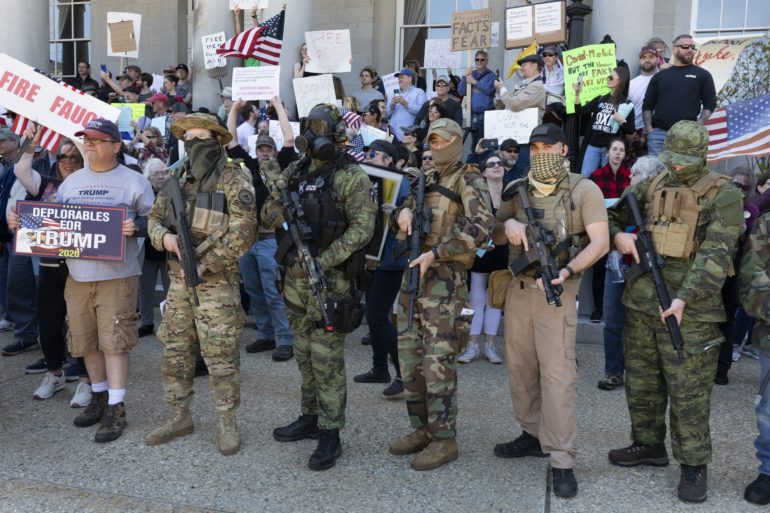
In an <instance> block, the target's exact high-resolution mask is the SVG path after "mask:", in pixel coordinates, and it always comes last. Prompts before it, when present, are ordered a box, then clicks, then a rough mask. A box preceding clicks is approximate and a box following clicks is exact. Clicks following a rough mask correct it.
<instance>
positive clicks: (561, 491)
mask: <svg viewBox="0 0 770 513" xmlns="http://www.w3.org/2000/svg"><path fill="white" fill-rule="evenodd" d="M551 476H552V477H553V494H554V495H556V496H557V497H561V498H562V499H570V498H572V497H574V496H575V495H577V491H578V486H577V479H575V471H574V470H572V469H571V468H552V469H551Z"/></svg>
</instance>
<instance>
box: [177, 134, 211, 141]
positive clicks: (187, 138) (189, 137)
mask: <svg viewBox="0 0 770 513" xmlns="http://www.w3.org/2000/svg"><path fill="white" fill-rule="evenodd" d="M182 138H183V139H184V140H185V141H192V140H193V139H202V140H204V141H205V140H206V139H212V138H213V136H212V135H211V134H184V136H182Z"/></svg>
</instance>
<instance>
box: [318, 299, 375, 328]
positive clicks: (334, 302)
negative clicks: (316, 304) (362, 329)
mask: <svg viewBox="0 0 770 513" xmlns="http://www.w3.org/2000/svg"><path fill="white" fill-rule="evenodd" d="M362 297H363V292H361V291H359V290H354V291H353V292H352V293H350V294H345V296H343V297H342V298H339V299H335V298H329V299H328V300H327V301H326V312H327V313H328V314H329V317H330V319H331V322H332V326H334V332H335V333H342V334H348V333H352V332H353V331H355V330H356V328H358V327H359V326H360V325H361V321H363V319H364V305H363V304H362V303H361V298H362ZM316 324H317V326H320V327H321V328H322V329H323V326H321V324H322V323H316Z"/></svg>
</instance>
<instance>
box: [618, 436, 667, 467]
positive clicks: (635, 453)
mask: <svg viewBox="0 0 770 513" xmlns="http://www.w3.org/2000/svg"><path fill="white" fill-rule="evenodd" d="M607 456H608V457H609V459H610V463H612V464H613V465H618V466H620V467H635V466H637V465H650V466H652V467H665V466H666V465H668V453H667V452H666V446H665V445H663V444H638V443H636V442H634V443H632V444H631V445H629V446H628V447H622V448H620V449H613V450H611V451H610V452H609V454H608V455H607Z"/></svg>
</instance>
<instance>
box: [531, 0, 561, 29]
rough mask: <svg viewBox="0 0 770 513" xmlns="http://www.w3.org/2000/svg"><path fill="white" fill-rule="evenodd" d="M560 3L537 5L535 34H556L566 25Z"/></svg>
mask: <svg viewBox="0 0 770 513" xmlns="http://www.w3.org/2000/svg"><path fill="white" fill-rule="evenodd" d="M561 9H562V4H561V3H560V2H549V3H545V4H535V33H536V34H543V33H545V32H556V31H558V30H561V26H562V24H563V23H564V20H563V19H562V14H561V12H562V11H561Z"/></svg>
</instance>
